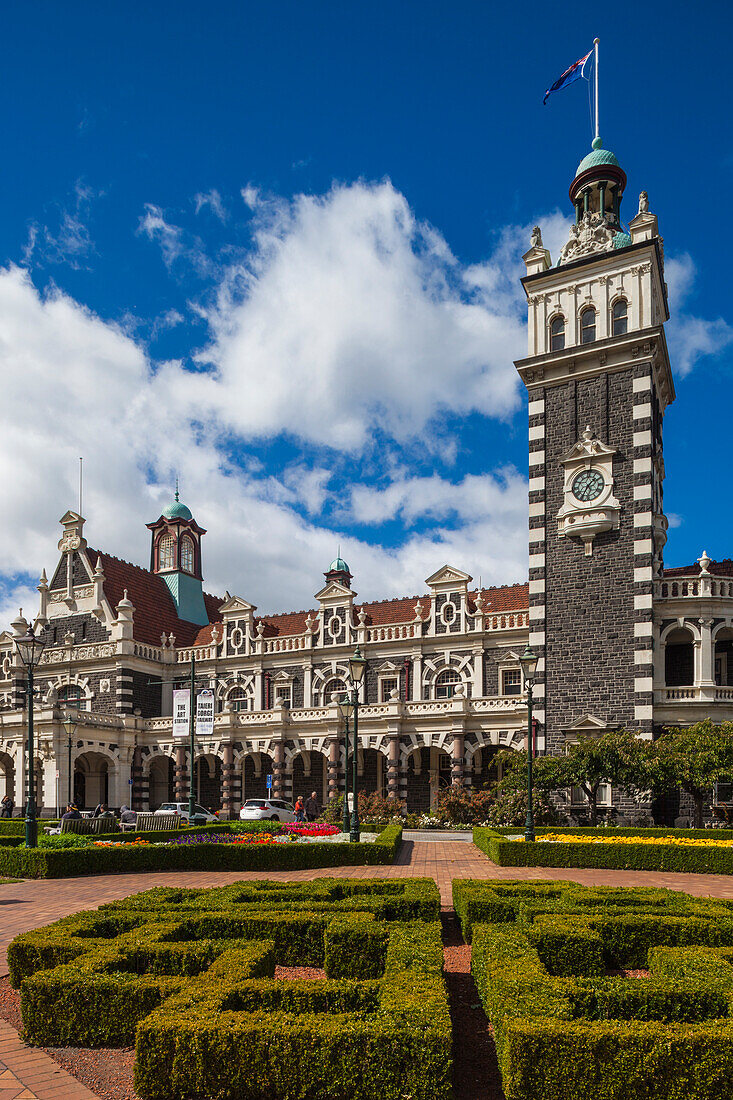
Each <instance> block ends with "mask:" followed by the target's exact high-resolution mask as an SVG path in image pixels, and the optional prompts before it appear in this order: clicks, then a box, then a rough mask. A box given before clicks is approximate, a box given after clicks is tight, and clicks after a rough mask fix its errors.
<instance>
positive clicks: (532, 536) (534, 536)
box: [529, 527, 545, 542]
mask: <svg viewBox="0 0 733 1100" xmlns="http://www.w3.org/2000/svg"><path fill="white" fill-rule="evenodd" d="M529 541H530V542H544V541H545V529H544V527H533V528H532V529H531V530H530V532H529Z"/></svg>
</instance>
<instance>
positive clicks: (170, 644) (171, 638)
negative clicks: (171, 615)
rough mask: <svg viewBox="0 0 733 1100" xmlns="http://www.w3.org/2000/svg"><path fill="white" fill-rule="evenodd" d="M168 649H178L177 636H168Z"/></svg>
mask: <svg viewBox="0 0 733 1100" xmlns="http://www.w3.org/2000/svg"><path fill="white" fill-rule="evenodd" d="M168 648H169V649H175V648H176V636H175V634H169V635H168Z"/></svg>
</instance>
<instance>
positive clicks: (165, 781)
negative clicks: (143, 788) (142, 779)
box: [147, 752, 176, 810]
mask: <svg viewBox="0 0 733 1100" xmlns="http://www.w3.org/2000/svg"><path fill="white" fill-rule="evenodd" d="M147 777H148V801H149V806H150V809H151V810H157V809H158V807H159V806H161V805H162V804H163V803H164V802H175V800H176V779H175V762H174V760H173V757H172V756H169V755H168V754H167V753H162V752H158V753H156V754H155V756H152V757H151V758H150V760H149V761H148V764H147Z"/></svg>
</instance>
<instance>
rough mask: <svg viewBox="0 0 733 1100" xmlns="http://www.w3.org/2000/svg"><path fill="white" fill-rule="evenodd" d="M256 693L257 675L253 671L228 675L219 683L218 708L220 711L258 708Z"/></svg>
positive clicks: (236, 711)
mask: <svg viewBox="0 0 733 1100" xmlns="http://www.w3.org/2000/svg"><path fill="white" fill-rule="evenodd" d="M255 694H256V693H255V677H254V674H253V673H242V674H241V675H237V676H228V677H226V678H225V679H221V680H219V681H218V683H217V686H216V700H217V709H218V710H219V711H224V710H231V711H234V712H235V713H239V712H241V711H249V710H258V709H259V707H258V705H257V700H256V698H255Z"/></svg>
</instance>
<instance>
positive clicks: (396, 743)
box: [387, 734, 407, 798]
mask: <svg viewBox="0 0 733 1100" xmlns="http://www.w3.org/2000/svg"><path fill="white" fill-rule="evenodd" d="M405 784H407V776H405ZM387 798H400V738H399V735H398V734H393V735H392V736H391V737H390V739H389V757H388V760H387Z"/></svg>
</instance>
